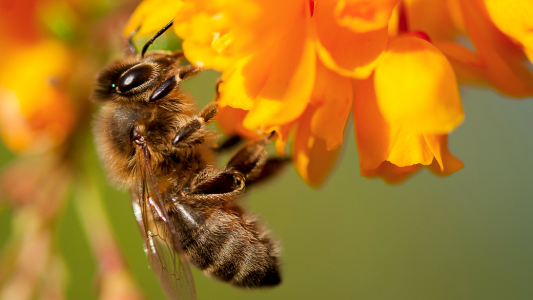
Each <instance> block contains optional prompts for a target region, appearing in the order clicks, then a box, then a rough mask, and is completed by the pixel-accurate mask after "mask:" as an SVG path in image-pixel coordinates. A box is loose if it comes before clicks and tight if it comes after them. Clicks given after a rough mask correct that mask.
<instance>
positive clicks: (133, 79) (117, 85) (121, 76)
mask: <svg viewBox="0 0 533 300" xmlns="http://www.w3.org/2000/svg"><path fill="white" fill-rule="evenodd" d="M178 73H179V68H178V66H177V60H176V58H175V56H174V54H172V53H170V52H166V51H152V52H150V53H148V54H147V55H146V56H145V57H141V56H140V55H135V56H131V57H127V58H123V59H118V60H116V61H114V62H112V63H110V64H109V65H108V66H107V67H106V68H105V69H104V70H103V71H102V72H101V73H100V74H99V75H98V77H97V79H96V81H97V83H96V89H95V90H94V93H93V98H94V99H95V100H97V101H109V100H112V101H141V102H155V101H157V100H159V99H162V98H164V97H165V96H166V95H168V94H169V93H171V92H172V91H173V90H175V89H176V88H177V87H178V86H179V81H180V80H181V79H180V76H179V74H178Z"/></svg>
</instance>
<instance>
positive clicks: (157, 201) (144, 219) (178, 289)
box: [131, 150, 196, 300]
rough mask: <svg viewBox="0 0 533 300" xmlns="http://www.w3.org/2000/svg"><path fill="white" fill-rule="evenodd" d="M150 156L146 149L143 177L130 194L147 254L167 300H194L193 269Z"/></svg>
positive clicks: (144, 152) (141, 154)
mask: <svg viewBox="0 0 533 300" xmlns="http://www.w3.org/2000/svg"><path fill="white" fill-rule="evenodd" d="M140 152H141V151H140ZM147 155H148V154H147V152H146V150H145V151H142V153H140V156H141V157H142V159H143V160H144V162H143V163H141V165H143V167H142V168H141V169H142V170H141V178H140V182H139V186H138V189H137V190H132V193H131V194H132V195H131V199H132V205H133V211H134V214H135V218H136V220H137V224H138V225H139V229H140V231H141V235H142V238H143V243H144V251H145V253H146V255H147V256H148V261H149V262H150V266H151V268H152V270H153V271H154V272H155V273H156V275H157V278H158V279H159V283H160V284H161V287H162V288H163V290H164V292H165V294H166V296H167V298H168V299H172V300H184V299H191V300H194V299H196V289H195V287H194V281H193V277H192V274H191V269H190V267H189V264H188V263H187V258H186V257H185V256H184V254H183V251H182V247H181V244H180V242H179V240H178V237H177V233H176V230H175V227H174V224H173V223H172V221H171V220H170V218H169V216H168V213H167V211H166V209H165V206H164V203H163V198H162V195H161V193H160V192H159V190H158V189H157V183H156V182H155V177H154V176H153V171H152V169H151V166H150V164H149V163H148V159H147ZM165 196H167V195H165Z"/></svg>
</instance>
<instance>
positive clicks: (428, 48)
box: [374, 36, 464, 133]
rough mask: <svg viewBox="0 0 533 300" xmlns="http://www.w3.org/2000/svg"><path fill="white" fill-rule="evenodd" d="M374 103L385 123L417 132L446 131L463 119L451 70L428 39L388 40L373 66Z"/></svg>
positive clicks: (443, 57)
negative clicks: (378, 61) (374, 70)
mask: <svg viewBox="0 0 533 300" xmlns="http://www.w3.org/2000/svg"><path fill="white" fill-rule="evenodd" d="M374 86H375V89H376V95H377V100H378V105H379V107H380V110H381V112H382V113H383V115H384V116H385V118H386V119H387V121H388V122H389V123H392V124H398V125H401V126H402V128H404V129H406V130H409V131H413V132H419V133H422V132H424V133H447V132H449V131H451V130H452V129H454V128H455V127H456V126H457V125H459V123H460V122H461V121H462V120H463V118H464V112H463V107H462V104H461V99H460V97H459V90H458V87H457V82H456V78H455V74H454V72H453V69H452V67H451V65H450V63H449V62H448V60H447V59H446V57H445V56H444V55H443V54H442V52H440V51H439V50H438V49H437V48H436V47H435V46H433V45H432V44H430V43H429V42H427V41H425V40H423V39H420V38H417V37H412V36H405V37H400V38H398V39H396V40H394V41H392V42H391V43H390V45H389V47H388V48H387V51H386V53H385V54H384V55H383V58H382V59H381V61H380V63H379V64H378V66H377V68H376V73H375V83H374Z"/></svg>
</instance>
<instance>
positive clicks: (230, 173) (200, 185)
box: [186, 170, 245, 197]
mask: <svg viewBox="0 0 533 300" xmlns="http://www.w3.org/2000/svg"><path fill="white" fill-rule="evenodd" d="M195 181H196V180H195ZM193 182H194V181H193ZM244 186H245V178H244V175H243V174H242V173H241V172H239V171H235V170H224V171H222V172H215V173H213V174H210V175H208V176H207V177H204V176H202V178H201V181H199V182H196V183H194V184H191V186H190V188H189V191H188V192H187V193H186V195H187V196H189V197H191V196H193V195H213V194H217V195H220V196H224V195H226V196H232V197H234V196H237V195H240V194H242V193H243V192H244Z"/></svg>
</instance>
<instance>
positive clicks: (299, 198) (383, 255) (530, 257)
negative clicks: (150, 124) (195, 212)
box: [0, 71, 533, 299]
mask: <svg viewBox="0 0 533 300" xmlns="http://www.w3.org/2000/svg"><path fill="white" fill-rule="evenodd" d="M217 76H218V75H217V74H216V73H215V72H210V71H206V72H204V73H203V74H201V75H199V76H198V77H196V78H194V79H192V80H190V81H189V82H187V83H186V85H185V88H187V89H189V90H190V91H191V93H192V94H193V95H195V96H196V97H197V99H198V101H199V102H200V103H207V102H208V101H210V100H211V99H212V98H213V84H214V81H215V79H216V78H217ZM462 98H463V103H464V106H465V111H466V120H465V122H464V124H462V125H461V126H460V127H459V128H458V129H457V130H456V131H455V132H453V133H452V134H451V136H450V140H449V143H450V145H449V147H450V149H451V151H452V153H453V154H455V155H456V156H457V157H459V158H460V159H461V160H463V162H465V168H464V169H463V170H461V171H459V172H458V173H456V174H454V175H452V176H450V177H446V178H441V177H435V176H433V175H432V174H430V173H429V172H428V171H426V170H423V171H422V172H420V173H418V174H417V175H415V176H414V177H413V178H411V179H410V180H408V181H406V182H405V183H403V184H401V185H396V186H389V185H387V184H385V183H383V182H382V181H381V180H369V179H365V178H362V177H361V176H360V175H359V167H358V158H357V149H356V146H355V141H354V136H353V126H352V125H349V126H348V128H347V129H346V138H345V142H344V147H345V148H344V155H343V156H342V158H341V159H340V160H339V161H338V163H337V167H336V169H335V171H334V172H333V173H332V174H331V176H330V177H329V180H328V182H327V183H326V184H325V185H324V186H323V187H322V188H321V189H319V190H313V189H311V188H309V187H308V186H306V185H305V183H304V182H302V180H301V179H300V178H299V177H298V175H297V174H296V172H295V171H294V169H292V167H290V168H287V170H286V172H285V173H284V174H283V175H281V176H279V178H277V179H276V180H275V181H273V182H271V183H270V184H267V185H265V186H262V187H259V188H256V189H253V190H249V191H248V192H247V195H246V201H247V203H249V206H250V207H251V209H252V210H253V211H254V212H257V213H259V214H260V215H261V218H262V219H263V220H264V222H266V223H267V224H268V227H269V228H270V229H271V230H272V231H273V233H274V234H275V236H277V237H278V238H279V239H280V240H281V241H282V245H283V252H282V255H283V280H284V282H283V284H282V285H281V286H280V287H278V288H275V289H271V290H257V291H248V290H240V289H236V288H233V287H230V286H228V285H227V284H224V283H221V282H217V281H215V280H212V279H208V278H207V277H205V276H204V275H203V274H202V273H201V272H199V271H197V270H194V271H193V273H194V277H195V281H196V287H197V291H198V298H199V299H332V298H335V299H532V298H533V180H532V179H533V174H532V173H533V159H532V158H531V155H532V154H533V133H532V129H533V102H532V100H531V99H530V100H522V101H516V100H512V99H504V98H501V97H499V96H497V95H496V94H495V93H493V92H491V91H487V90H475V89H470V88H468V89H463V90H462ZM200 105H202V104H200ZM351 123H352V122H351V120H350V121H349V122H348V124H351ZM91 139H92V137H87V141H88V145H90V147H91V150H90V151H89V154H90V155H89V158H88V159H90V160H91V161H94V165H97V166H100V163H99V161H98V157H97V155H96V152H95V151H94V145H93V144H92V143H91V142H90V140H91ZM12 158H13V157H12V155H10V154H9V153H8V152H7V150H5V149H4V148H2V149H1V154H0V161H1V166H5V165H6V164H7V163H8V162H9V161H10V160H11V159H12ZM97 177H98V178H97V180H98V184H99V186H100V188H101V190H102V195H103V198H104V202H105V206H106V209H107V212H108V214H109V218H110V220H111V222H112V225H113V227H114V230H115V233H116V235H117V238H118V240H119V243H120V245H121V246H122V249H123V251H124V253H125V256H126V258H127V262H128V264H129V267H130V268H131V270H132V272H133V273H134V276H135V278H136V281H137V282H138V284H139V285H140V286H141V287H142V288H143V290H144V292H145V294H146V297H147V298H148V299H164V296H163V293H162V291H161V289H160V287H159V285H158V283H157V280H156V278H155V276H154V274H153V273H152V271H151V270H150V269H148V262H147V259H146V256H145V255H144V252H143V247H142V243H141V239H140V236H139V232H138V229H137V225H136V224H135V221H134V218H133V214H132V209H131V207H130V201H129V199H128V196H127V193H126V192H125V191H117V190H116V189H115V188H113V187H111V186H109V185H108V184H107V183H106V182H107V180H106V176H105V174H104V172H103V171H102V170H101V168H100V167H98V176H97ZM10 216H11V208H9V207H1V208H0V246H1V245H4V244H5V242H6V239H7V237H8V235H9V231H10V227H11V225H10V222H11V217H10ZM57 241H58V247H59V250H60V251H61V253H62V254H63V255H64V259H65V263H66V265H67V268H68V273H69V279H68V281H69V282H68V296H69V299H95V298H96V294H95V292H94V286H95V270H96V266H95V263H94V259H93V257H92V255H91V252H90V249H89V245H88V242H87V240H86V236H85V233H84V231H83V229H82V225H81V223H80V221H79V218H78V212H77V211H76V207H75V205H74V204H73V202H72V201H69V203H68V204H67V206H66V208H65V211H64V213H63V216H62V217H61V220H60V223H59V229H58V231H57Z"/></svg>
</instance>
